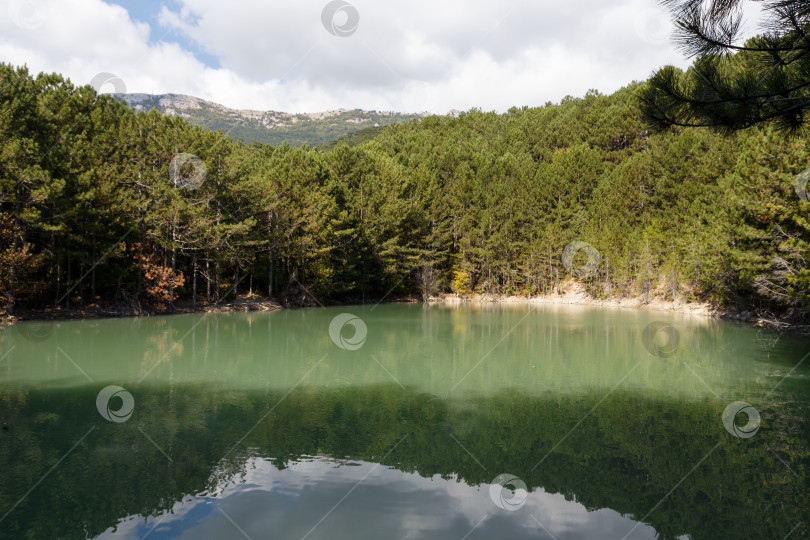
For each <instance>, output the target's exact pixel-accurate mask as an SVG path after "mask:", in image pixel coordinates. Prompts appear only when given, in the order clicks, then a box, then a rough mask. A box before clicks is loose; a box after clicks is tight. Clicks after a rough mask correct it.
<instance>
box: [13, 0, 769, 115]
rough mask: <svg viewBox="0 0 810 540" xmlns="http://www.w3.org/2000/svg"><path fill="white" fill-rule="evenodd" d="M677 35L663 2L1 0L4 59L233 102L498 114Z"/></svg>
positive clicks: (79, 80) (621, 68) (125, 86)
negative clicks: (474, 109)
mask: <svg viewBox="0 0 810 540" xmlns="http://www.w3.org/2000/svg"><path fill="white" fill-rule="evenodd" d="M748 4H749V5H748V6H746V11H745V14H746V21H747V22H746V25H745V27H744V28H745V32H744V33H745V35H753V34H754V33H756V31H755V30H756V28H757V24H758V12H757V8H756V4H752V3H751V2H748ZM672 29H673V25H672V22H671V19H670V14H669V12H667V11H666V10H665V9H664V8H662V7H661V6H660V5H659V4H658V3H657V2H656V0H610V1H605V0H566V1H559V0H555V1H551V0H408V1H403V0H385V1H382V0H374V1H372V0H351V1H349V0H332V1H327V0H286V1H279V0H227V1H222V0H170V1H157V0H118V1H112V0H108V1H102V0H0V62H6V63H10V64H13V65H16V66H21V65H26V66H28V68H29V70H30V71H31V72H33V73H39V72H42V71H45V72H57V73H61V74H62V75H64V76H66V77H68V78H69V79H70V80H71V82H73V83H74V84H77V85H83V84H91V82H92V83H93V84H94V86H96V87H97V89H99V90H100V91H102V92H112V91H126V92H139V93H149V94H163V93H175V94H188V95H192V96H196V97H199V98H202V99H206V100H210V101H214V102H217V103H221V104H223V105H225V106H227V107H231V108H235V109H257V110H275V111H284V112H292V113H304V112H319V111H325V110H333V109H338V108H348V109H354V108H359V109H365V110H377V111H397V112H423V111H427V112H431V113H435V114H444V113H446V112H448V111H449V110H451V109H458V110H469V109H470V108H479V109H482V110H485V111H491V110H495V111H498V112H504V111H506V110H508V109H509V108H510V107H522V106H529V107H534V106H541V105H544V104H545V103H547V102H553V103H556V102H559V100H560V99H562V98H564V97H565V96H567V95H571V96H575V97H577V96H582V95H584V94H585V92H587V91H588V90H589V89H596V90H598V91H600V92H602V93H605V94H609V93H611V92H614V91H616V90H618V89H619V88H621V87H622V86H625V85H627V84H629V83H630V82H632V81H634V80H639V81H640V80H645V79H647V78H648V77H649V76H650V74H651V73H652V72H653V71H654V70H656V69H658V68H660V67H662V66H664V65H667V64H671V65H675V66H678V67H682V68H683V67H686V66H688V65H689V63H690V60H689V59H688V58H686V57H685V56H684V54H683V53H682V52H681V51H679V50H678V49H677V48H676V47H675V46H674V45H673V43H672V40H671V39H670V37H671V32H672Z"/></svg>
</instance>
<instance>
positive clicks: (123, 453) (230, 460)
mask: <svg viewBox="0 0 810 540" xmlns="http://www.w3.org/2000/svg"><path fill="white" fill-rule="evenodd" d="M97 390H98V389H97V388H96V387H95V386H94V387H87V388H85V389H81V390H76V389H72V390H69V391H58V390H48V391H46V390H43V389H40V388H37V389H29V390H25V391H21V390H3V391H2V393H0V398H1V399H2V401H0V404H1V405H0V421H2V422H3V424H4V425H8V426H9V430H8V431H3V432H1V433H2V434H0V437H2V439H0V440H1V441H2V445H0V467H1V468H0V471H2V472H0V482H1V483H2V486H3V489H2V490H0V515H2V514H4V513H6V512H7V511H8V509H10V508H11V507H12V506H13V505H14V504H15V502H17V500H18V499H19V498H20V497H21V496H22V495H23V494H24V493H25V492H26V491H28V489H30V487H31V486H32V485H34V483H36V481H37V480H38V479H40V478H41V477H42V476H43V475H44V474H45V473H46V472H47V471H48V470H49V469H50V468H51V467H53V465H54V464H56V463H57V462H58V461H59V459H60V458H61V457H62V456H63V455H64V454H65V452H66V451H67V450H68V449H70V448H71V447H72V446H73V445H74V444H75V443H76V442H77V441H78V440H79V439H80V438H81V437H82V435H84V434H85V433H86V432H87V431H88V430H89V429H90V428H91V427H92V426H96V429H95V430H94V431H92V432H91V433H90V434H89V435H88V436H87V437H86V438H85V439H84V440H83V441H82V442H81V443H80V444H79V445H78V446H77V447H76V448H75V449H74V450H73V451H72V452H71V453H70V455H69V456H68V457H67V458H65V459H64V461H63V462H61V463H60V464H59V465H58V466H57V467H56V468H55V469H54V471H53V472H52V473H51V474H50V475H49V476H48V477H47V478H46V479H45V480H44V481H43V482H42V484H40V485H39V486H38V487H37V488H36V489H35V490H34V491H32V492H31V494H30V495H29V496H28V497H27V498H26V499H25V500H23V502H21V503H20V504H19V506H17V508H15V510H14V511H13V512H12V513H11V514H10V515H9V516H8V517H7V518H6V519H5V520H4V521H3V523H2V528H3V535H4V536H5V535H8V537H14V538H26V537H31V538H34V537H36V538H49V537H57V536H59V537H61V538H84V537H85V534H88V535H90V536H94V535H97V534H99V533H101V532H102V531H104V530H105V529H107V528H108V527H111V526H114V525H115V523H117V521H118V520H119V519H120V518H123V517H126V516H128V515H133V514H141V515H151V516H157V515H159V514H161V513H163V512H166V511H169V510H170V509H171V508H172V506H173V505H174V504H175V503H176V502H177V501H180V500H181V499H182V498H183V497H184V496H186V495H188V494H198V493H202V492H207V493H209V494H216V493H219V492H221V490H222V489H223V487H224V486H225V485H227V484H232V483H234V482H239V481H241V480H242V479H244V474H245V473H246V463H247V461H248V459H249V458H250V457H253V456H258V457H264V458H270V459H273V462H274V464H275V465H276V466H277V467H279V468H285V466H286V464H288V463H290V462H292V461H296V460H299V459H301V458H302V456H315V455H328V456H332V457H334V458H335V459H344V458H352V459H360V460H364V461H372V462H379V461H380V458H381V457H382V456H385V455H386V454H387V453H388V452H389V450H390V449H391V448H392V447H393V446H394V445H395V444H396V443H397V442H398V441H399V440H400V439H402V438H403V437H404V436H405V435H406V434H407V435H408V436H407V438H406V439H405V440H404V441H403V442H402V443H401V444H400V445H399V446H397V448H396V449H395V450H394V451H393V452H391V454H390V455H388V457H387V458H386V459H385V465H389V466H393V467H396V468H397V469H399V470H402V471H407V472H418V473H419V474H421V475H423V476H432V475H435V474H438V475H441V476H443V477H445V478H450V477H451V475H456V476H457V477H458V478H459V479H461V480H463V481H465V482H467V483H469V484H472V485H476V484H486V483H489V482H490V481H491V480H492V477H493V476H494V474H496V473H497V472H502V471H508V472H510V473H513V474H515V475H517V476H518V477H520V478H521V479H522V480H524V481H525V482H526V484H527V485H528V486H529V488H530V489H532V488H535V487H542V488H543V489H545V490H546V491H549V492H558V493H562V494H563V495H564V496H565V497H566V498H567V499H568V500H574V499H575V500H577V501H578V502H580V503H582V504H583V505H585V506H586V507H587V508H589V509H597V508H605V507H608V508H612V509H613V510H616V511H617V512H620V513H622V514H627V515H632V516H634V517H635V518H636V519H640V518H641V517H642V516H645V515H646V514H647V513H648V512H649V511H650V510H651V509H652V508H653V507H654V506H655V505H656V504H657V503H658V502H659V501H660V500H661V499H662V498H663V497H664V495H666V494H667V493H668V492H669V490H670V489H672V488H673V487H674V486H675V485H676V484H677V483H678V482H679V481H680V480H681V479H682V478H683V477H684V476H685V475H687V473H689V471H690V470H691V469H692V468H693V467H694V466H695V464H696V463H698V461H700V460H701V459H702V458H703V457H704V456H705V455H706V454H707V453H708V452H709V451H710V450H711V449H712V448H713V447H714V446H715V445H716V444H717V443H718V442H720V443H721V444H720V446H719V447H717V449H716V450H715V451H714V452H712V453H711V455H710V456H709V457H708V458H707V459H706V461H705V462H704V463H703V464H702V465H701V466H700V467H699V468H697V469H696V470H695V471H694V472H693V473H692V474H691V475H690V476H689V477H688V478H687V479H686V480H685V481H684V482H683V483H682V484H680V486H679V487H678V488H677V489H676V490H675V491H673V492H672V494H671V495H670V496H669V497H668V498H667V500H666V501H665V503H664V504H662V505H660V506H659V507H658V508H657V510H656V511H655V512H654V513H652V514H651V515H650V516H649V518H648V520H647V521H648V522H649V523H651V524H652V525H653V526H654V527H655V528H656V530H657V531H659V533H660V534H661V536H662V537H663V538H674V537H676V536H678V535H682V534H690V535H691V537H692V538H723V537H735V538H753V537H761V538H770V537H782V536H784V535H785V534H787V533H788V532H789V531H790V529H791V528H793V527H794V526H795V525H796V524H797V523H799V522H800V521H805V522H807V514H806V512H807V510H806V509H807V508H810V497H808V488H807V487H808V486H807V482H808V480H807V475H806V472H805V471H806V467H807V463H808V432H809V431H810V430H808V423H807V420H806V418H807V416H806V414H805V413H806V408H807V405H806V404H802V405H799V404H798V403H797V402H796V401H792V402H789V401H787V400H788V398H789V396H786V395H783V398H784V399H785V400H786V402H784V403H780V404H779V406H778V407H770V408H768V409H767V410H764V411H763V419H764V420H765V422H764V423H763V429H762V430H761V431H760V433H758V434H757V435H756V436H755V437H753V438H752V439H748V440H743V439H735V438H733V437H731V436H730V435H729V434H728V433H727V432H726V431H725V430H724V429H723V426H722V424H721V421H720V418H721V413H722V411H723V408H724V407H725V405H726V403H725V402H721V401H713V400H708V399H704V400H703V401H696V402H685V401H679V400H668V399H662V398H659V399H651V398H650V397H648V396H645V395H641V394H636V393H632V392H621V391H616V392H614V393H613V394H611V395H610V396H609V397H608V398H607V399H605V400H604V401H603V402H602V403H601V404H600V405H599V406H598V407H597V408H596V409H595V410H594V412H593V413H592V414H591V415H590V416H588V417H587V418H586V419H585V420H584V421H582V423H581V425H579V427H578V428H577V429H575V430H574V431H573V432H571V434H570V435H569V436H568V437H567V438H566V439H565V440H564V442H563V443H562V444H559V445H558V446H556V447H555V445H557V443H558V442H559V441H560V439H562V438H563V436H565V435H566V434H567V433H568V432H569V431H570V430H571V428H572V427H573V426H574V425H575V424H576V423H577V422H579V421H580V419H582V418H583V417H585V416H586V415H587V413H588V412H589V411H590V410H591V409H592V408H593V407H594V405H596V404H597V402H599V400H600V399H602V397H603V396H604V394H598V395H577V396H571V395H556V394H555V395H551V394H550V395H548V396H547V397H542V398H538V397H533V396H527V395H523V394H520V393H517V392H501V393H499V394H496V395H493V396H489V397H487V398H480V399H474V400H466V401H462V400H459V401H448V400H441V399H438V398H436V397H435V396H432V395H429V394H417V393H412V392H409V391H406V390H403V389H402V388H400V387H399V386H398V385H395V384H390V385H388V384H384V385H375V386H367V387H361V388H345V389H326V388H300V389H297V390H295V391H293V392H292V393H290V394H289V395H288V396H287V397H286V398H285V399H284V400H283V401H281V403H280V404H278V405H277V406H275V405H276V404H277V403H278V401H279V399H281V397H282V396H283V395H284V393H283V392H270V393H265V392H240V391H218V390H216V389H215V388H213V387H211V386H179V387H177V388H174V389H171V390H170V389H168V388H165V387H154V388H139V389H137V390H133V395H134V396H135V400H136V408H135V414H133V416H132V418H130V420H128V421H127V422H124V423H121V424H114V423H109V422H105V421H104V420H103V419H102V418H101V417H100V415H98V413H97V411H96V410H95V407H94V403H95V396H96V393H97ZM274 406H275V408H273V407H274ZM802 407H803V408H804V409H802ZM271 408H273V410H272V412H270V413H269V414H267V416H266V417H265V418H264V420H263V421H262V422H261V423H259V424H258V425H257V426H256V427H255V429H254V430H253V431H251V432H250V434H249V435H248V436H247V437H245V439H244V440H243V441H242V443H241V444H239V445H237V446H236V448H235V449H234V450H233V451H231V449H232V448H233V447H234V444H235V443H236V442H237V441H239V440H240V439H241V438H242V437H243V436H244V435H245V433H246V432H248V430H250V429H251V428H252V427H253V426H254V425H255V424H256V421H257V420H258V419H259V418H261V417H262V416H263V415H264V414H265V413H266V412H267V411H268V410H270V409H271ZM55 411H60V412H58V413H57V412H55ZM144 433H146V434H148V436H149V437H150V438H151V439H152V440H153V441H154V442H155V443H156V444H157V445H158V446H160V447H161V449H162V450H163V451H164V452H166V454H167V455H168V456H169V457H170V458H171V460H172V461H171V462H169V460H168V459H167V458H166V457H165V456H164V455H163V454H162V453H161V451H160V450H158V449H157V448H156V447H155V446H154V445H153V444H152V443H151V442H150V441H149V440H148V439H147V438H146V437H145V435H144ZM451 435H452V437H451ZM454 438H456V439H458V441H460V442H461V443H463V445H464V447H465V448H466V449H467V450H469V451H470V453H471V454H472V455H473V456H475V459H473V458H472V457H471V456H470V455H469V454H467V452H466V451H465V450H464V449H462V448H461V446H460V445H459V444H458V443H457V442H456V441H454ZM768 447H770V449H771V450H773V451H774V452H776V454H777V455H778V456H779V458H781V459H783V460H784V461H785V462H786V463H787V464H788V465H789V466H790V467H791V468H792V469H793V471H795V473H797V474H798V475H799V477H800V478H798V479H797V478H796V476H794V475H793V474H791V473H790V471H789V470H788V468H787V467H786V466H785V465H784V464H782V463H780V462H779V460H778V459H777V458H776V457H774V454H773V453H772V452H771V451H770V450H769V449H768ZM552 448H553V451H552V452H551V453H550V454H549V451H551V450H552ZM546 454H549V455H548V457H547V458H546V459H545V460H544V461H543V462H542V463H541V464H540V465H539V466H536V465H537V463H538V462H539V461H540V460H541V458H543V457H544V456H546ZM223 456H226V457H225V458H223ZM475 460H478V461H479V462H480V463H481V465H483V467H486V470H484V468H482V466H481V465H479V464H478V463H476V461H475Z"/></svg>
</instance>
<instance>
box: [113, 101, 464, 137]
mask: <svg viewBox="0 0 810 540" xmlns="http://www.w3.org/2000/svg"><path fill="white" fill-rule="evenodd" d="M111 95H112V96H113V97H114V98H115V99H118V100H119V101H124V102H126V103H127V104H129V105H130V106H131V107H132V108H134V109H135V110H139V111H149V110H152V109H157V110H158V111H160V112H161V113H163V114H167V115H170V116H180V117H182V118H185V119H186V120H187V121H188V122H189V123H191V124H193V125H196V126H200V127H203V128H206V129H211V130H213V131H222V132H223V133H227V134H229V135H230V136H231V137H232V138H234V139H241V140H242V141H243V142H246V143H252V142H261V143H266V144H272V145H276V146H277V145H280V144H283V143H284V142H287V143H289V144H291V145H293V146H302V145H308V146H318V145H321V144H324V143H327V142H330V141H334V140H336V139H339V138H341V137H345V136H347V135H351V134H353V133H356V132H358V131H360V130H362V129H366V128H373V127H383V126H387V125H392V124H401V123H404V122H410V121H412V120H421V119H422V118H424V117H426V116H431V113H428V112H421V113H398V112H393V111H376V110H373V111H365V110H362V109H343V108H341V109H334V110H329V111H320V112H314V113H285V112H281V111H274V110H267V111H260V110H254V109H232V108H230V107H226V106H224V105H221V104H219V103H215V102H213V101H207V100H204V99H201V98H198V97H195V96H189V95H186V94H173V93H168V94H143V93H131V94H129V93H128V94H111ZM448 115H449V116H458V111H456V110H452V111H449V112H448Z"/></svg>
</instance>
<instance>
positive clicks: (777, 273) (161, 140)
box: [0, 64, 810, 319]
mask: <svg viewBox="0 0 810 540" xmlns="http://www.w3.org/2000/svg"><path fill="white" fill-rule="evenodd" d="M645 84H647V83H634V84H631V85H629V86H627V87H625V88H623V89H621V90H619V91H618V92H616V93H615V94H613V95H610V96H605V95H601V94H599V93H598V92H595V91H590V92H588V93H587V94H586V95H585V96H584V97H583V98H571V97H568V98H565V99H563V100H562V101H561V103H559V104H551V103H548V104H546V105H545V106H544V107H537V108H526V107H524V108H513V109H510V110H509V111H508V112H507V113H505V114H496V113H494V112H489V113H487V112H482V111H479V110H470V111H468V112H466V113H463V114H462V115H461V116H460V118H450V117H439V116H430V117H427V118H424V119H423V120H421V121H413V122H410V123H408V124H403V125H397V126H391V127H386V128H384V129H381V130H379V132H377V133H375V136H374V137H373V138H372V139H370V140H367V141H364V142H363V143H362V144H359V145H357V146H351V147H349V146H347V145H345V144H337V145H336V146H333V147H330V148H328V149H326V150H322V149H314V148H309V147H306V146H304V147H300V148H296V147H293V146H290V145H286V144H285V145H282V146H279V147H273V146H269V145H263V144H258V143H254V144H250V145H247V144H243V143H239V142H234V141H232V140H230V139H228V138H227V137H226V136H225V135H223V134H221V133H219V132H212V131H206V130H203V129H201V128H197V127H193V126H190V125H189V124H187V123H186V122H185V121H183V120H182V119H178V118H171V117H167V116H163V115H161V114H159V113H158V112H155V111H152V112H149V113H146V112H135V111H133V110H132V109H130V108H129V107H128V106H127V105H125V104H123V103H120V102H118V101H117V100H115V99H114V98H112V97H110V96H106V95H100V96H99V95H97V94H96V93H95V91H94V90H93V89H92V88H90V87H89V86H84V87H74V86H73V85H71V84H70V83H69V82H68V81H66V80H65V79H64V78H62V77H61V76H59V75H56V74H40V75H37V76H32V75H31V74H29V73H28V71H27V69H26V68H15V67H13V66H10V65H7V64H0V139H2V146H1V147H0V305H2V308H4V309H5V311H6V312H8V313H13V312H14V310H15V309H20V308H25V309H40V308H45V307H75V306H77V305H85V306H86V305H90V304H94V303H96V304H99V303H107V304H109V305H115V306H119V307H120V308H121V309H122V310H137V309H141V308H142V307H149V308H151V309H168V310H171V309H172V307H173V304H174V302H175V301H177V300H178V299H183V300H189V299H191V298H194V299H195V300H196V302H219V301H222V300H225V299H229V298H232V297H234V296H235V295H237V294H243V293H246V292H253V293H256V294H260V295H264V296H267V295H269V296H273V297H276V298H280V299H284V298H285V297H290V296H292V295H294V294H298V293H300V291H301V290H303V288H304V287H306V289H307V290H308V291H310V293H311V294H312V295H313V296H315V297H316V298H318V299H319V301H322V302H328V301H369V300H372V299H379V298H382V297H385V296H387V295H404V294H431V293H435V292H441V291H445V292H458V293H469V292H481V293H499V294H506V295H534V294H541V293H552V292H555V291H557V290H558V287H559V285H560V284H561V283H562V282H564V281H566V280H569V279H577V280H579V281H580V282H581V283H582V284H583V285H584V286H585V287H587V289H588V290H589V291H590V292H591V293H592V294H593V295H595V296H598V297H621V296H635V297H641V298H645V299H649V298H652V297H655V296H659V297H664V298H675V297H677V298H683V299H687V300H701V301H711V302H718V303H722V304H725V305H728V306H732V307H740V308H742V307H745V308H746V309H749V308H754V309H757V310H758V311H760V312H772V313H782V314H788V315H789V316H792V317H793V318H795V319H802V318H804V317H805V313H806V310H807V306H808V305H809V304H810V270H808V268H807V258H808V256H810V244H808V241H810V223H809V222H808V218H810V210H808V208H810V207H809V206H808V203H807V202H806V201H805V200H804V199H803V198H807V195H806V194H805V193H804V192H803V191H801V190H798V193H797V190H796V187H795V186H796V178H797V175H799V174H800V173H801V172H802V171H803V170H804V169H805V168H806V167H808V163H809V161H808V145H807V142H806V141H805V140H803V139H799V138H793V139H788V138H785V137H784V136H783V135H780V134H778V133H774V132H773V131H772V130H771V129H770V128H768V127H764V128H763V127H759V128H755V129H751V130H746V131H744V132H740V133H738V134H736V135H731V136H725V137H724V136H720V135H716V134H713V133H711V132H709V131H707V130H705V129H699V128H688V129H671V130H669V131H666V132H664V133H660V134H651V133H650V132H648V131H647V130H646V128H645V125H644V124H643V122H642V119H641V114H640V100H639V94H640V93H641V92H642V91H643V90H644V87H645ZM178 154H185V155H187V154H193V155H194V156H197V157H198V158H199V160H195V159H191V160H189V161H186V162H185V164H183V161H184V160H183V159H181V160H180V161H178V160H177V159H176V156H177V155H178ZM203 174H204V176H203ZM195 180H202V183H201V184H200V185H199V186H197V184H195V183H194V181H195ZM195 188H196V189H195ZM572 242H586V243H587V244H590V246H593V248H595V250H596V251H598V254H599V257H598V264H596V262H597V261H592V262H593V263H594V265H593V266H592V268H590V271H589V272H574V274H572V273H571V272H570V271H569V269H567V268H566V266H568V267H569V268H570V266H571V265H570V264H569V265H564V264H563V262H564V261H563V257H562V255H563V251H564V249H565V247H566V246H567V245H569V244H571V243H572ZM577 245H582V244H577ZM592 253H593V250H591V248H588V249H583V250H581V251H580V252H579V254H577V255H576V258H577V261H578V262H577V263H576V264H577V265H581V264H582V263H583V261H582V260H581V259H582V257H583V256H584V255H587V254H592ZM579 267H580V268H581V266H579Z"/></svg>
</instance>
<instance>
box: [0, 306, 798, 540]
mask: <svg viewBox="0 0 810 540" xmlns="http://www.w3.org/2000/svg"><path fill="white" fill-rule="evenodd" d="M808 353H810V340H809V339H808V338H807V337H801V336H795V335H785V334H781V335H780V334H777V333H774V332H770V331H766V330H762V329H757V328H753V327H750V326H745V325H742V324H737V323H731V322H724V321H717V320H710V319H705V318H699V317H695V316H689V315H684V314H672V313H665V312H648V311H632V310H618V309H606V308H604V309H603V308H588V307H580V306H552V305H545V306H544V305H533V306H530V305H503V304H494V305H486V306H448V305H420V304H384V305H379V306H344V307H337V308H331V307H330V308H313V309H298V310H284V311H278V312H272V313H255V312H251V313H229V314H197V315H177V316H166V317H149V318H137V319H104V320H87V321H60V322H49V323H27V322H26V323H18V324H17V325H14V326H5V327H2V330H0V397H2V400H0V422H1V423H2V431H0V460H1V461H0V465H2V467H1V468H0V537H2V538H15V539H16V538H37V539H40V538H63V539H68V538H126V539H129V538H141V539H143V538H148V539H153V540H156V539H161V538H193V539H220V538H248V539H253V540H259V539H267V538H284V539H287V538H293V539H311V540H316V539H349V538H351V539H365V538H414V539H417V538H418V539H428V538H429V539H433V538H437V539H438V538H442V539H445V538H457V539H459V540H461V539H469V540H475V539H484V538H491V539H496V538H497V539H502V538H552V539H558V540H562V539H580V538H581V539H597V538H611V539H622V538H628V539H631V538H632V539H643V538H673V539H674V538H692V539H703V538H705V539H719V538H734V539H740V538H807V537H808V536H810V482H809V481H808V469H809V468H810V424H809V423H808V422H810V421H809V420H808V412H810V360H809V361H806V362H805V361H804V359H805V358H806V355H807V354H808Z"/></svg>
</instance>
